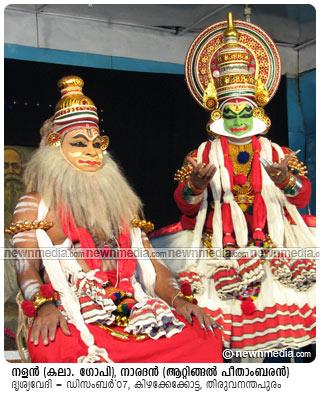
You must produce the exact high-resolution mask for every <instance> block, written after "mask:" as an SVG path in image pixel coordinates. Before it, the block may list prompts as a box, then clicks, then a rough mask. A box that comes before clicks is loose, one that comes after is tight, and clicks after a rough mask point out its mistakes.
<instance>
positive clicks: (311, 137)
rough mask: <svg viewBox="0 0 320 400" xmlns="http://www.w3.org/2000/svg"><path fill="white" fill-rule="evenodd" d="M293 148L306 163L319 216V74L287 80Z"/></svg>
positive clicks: (290, 138)
mask: <svg viewBox="0 0 320 400" xmlns="http://www.w3.org/2000/svg"><path fill="white" fill-rule="evenodd" d="M287 100H288V101H287V107H288V131H289V132H288V134H289V146H290V148H292V149H293V150H297V149H301V153H300V154H299V159H300V160H301V161H303V162H305V163H306V165H307V167H308V170H309V174H308V176H309V178H310V180H311V182H312V188H313V190H312V197H311V201H310V211H311V213H312V214H315V213H316V71H315V70H311V71H307V72H304V73H302V74H301V75H300V76H299V77H298V78H296V79H293V78H288V79H287Z"/></svg>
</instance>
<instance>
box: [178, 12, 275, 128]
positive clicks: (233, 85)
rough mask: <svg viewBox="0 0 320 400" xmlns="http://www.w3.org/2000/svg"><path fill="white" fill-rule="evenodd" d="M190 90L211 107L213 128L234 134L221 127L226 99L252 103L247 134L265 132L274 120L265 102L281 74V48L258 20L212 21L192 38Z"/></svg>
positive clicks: (188, 63) (187, 71)
mask: <svg viewBox="0 0 320 400" xmlns="http://www.w3.org/2000/svg"><path fill="white" fill-rule="evenodd" d="M185 75H186V80H187V84H188V87H189V90H190V92H191V94H192V96H193V97H194V98H195V99H196V101H197V102H198V103H199V104H200V105H201V106H202V107H204V108H205V109H207V110H209V111H211V121H210V124H209V126H210V131H211V132H212V133H214V134H218V135H225V136H230V134H229V133H228V132H226V131H225V129H224V127H223V119H222V111H223V108H224V106H225V105H226V103H228V102H229V103H230V102H243V101H246V102H249V103H250V104H251V105H252V107H253V108H254V111H253V129H252V132H250V133H249V135H255V134H263V133H266V132H267V130H268V128H269V127H270V124H271V122H270V120H269V118H268V117H267V116H266V115H265V114H264V110H263V108H262V107H264V106H265V105H266V104H267V103H268V102H269V101H270V99H271V98H272V97H273V95H274V94H275V92H276V90H277V88H278V85H279V81H280V76H281V64H280V57H279V54H278V51H277V49H276V47H275V44H274V42H273V41H272V39H271V38H270V37H269V36H268V35H267V34H266V33H265V32H264V31H263V30H262V29H260V28H258V27H257V26H255V25H253V24H251V23H248V22H244V21H233V18H232V13H228V18H227V22H219V23H217V24H214V25H211V26H209V27H208V28H207V29H205V30H204V31H203V32H201V33H200V34H199V35H198V36H197V37H196V38H195V40H194V41H193V43H192V45H191V47H190V49H189V51H188V54H187V57H186V63H185Z"/></svg>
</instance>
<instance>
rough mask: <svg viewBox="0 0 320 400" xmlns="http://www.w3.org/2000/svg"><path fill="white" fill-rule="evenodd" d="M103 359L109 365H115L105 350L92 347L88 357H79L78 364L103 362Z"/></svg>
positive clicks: (89, 349)
mask: <svg viewBox="0 0 320 400" xmlns="http://www.w3.org/2000/svg"><path fill="white" fill-rule="evenodd" d="M100 357H102V358H103V359H104V360H105V361H106V362H107V363H113V361H112V360H111V359H110V358H109V355H108V353H107V351H106V350H105V349H102V348H101V347H98V346H95V345H92V346H89V348H88V355H86V356H80V357H78V363H95V362H97V361H98V362H101V358H100Z"/></svg>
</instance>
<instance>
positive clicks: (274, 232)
mask: <svg viewBox="0 0 320 400" xmlns="http://www.w3.org/2000/svg"><path fill="white" fill-rule="evenodd" d="M259 142H260V144H261V157H263V158H265V159H266V160H268V161H270V162H272V146H271V142H270V141H269V140H268V139H266V138H260V139H259ZM261 177H262V190H261V195H262V197H263V200H264V202H265V205H266V209H267V225H268V232H269V235H270V238H271V240H272V241H273V243H274V244H275V245H276V246H277V247H282V246H283V242H284V223H283V208H282V205H281V202H279V199H278V192H279V189H278V188H277V187H276V185H275V184H274V183H273V181H272V180H271V178H270V177H269V175H268V173H267V171H266V170H265V169H264V167H263V166H262V165H261Z"/></svg>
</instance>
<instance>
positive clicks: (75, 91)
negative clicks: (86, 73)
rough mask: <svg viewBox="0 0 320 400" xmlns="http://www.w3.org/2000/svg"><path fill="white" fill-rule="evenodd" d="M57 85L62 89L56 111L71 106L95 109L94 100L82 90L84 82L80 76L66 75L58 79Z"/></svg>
mask: <svg viewBox="0 0 320 400" xmlns="http://www.w3.org/2000/svg"><path fill="white" fill-rule="evenodd" d="M57 85H58V89H60V91H61V99H60V100H59V101H58V103H57V105H56V109H55V111H56V113H57V112H59V111H60V110H65V109H68V108H70V107H78V108H79V109H80V108H84V109H88V108H89V109H92V108H94V109H95V105H94V103H93V101H92V100H91V99H90V98H89V97H88V96H85V95H84V94H83V92H82V88H83V86H84V82H83V80H82V79H81V78H80V77H79V76H76V75H69V76H64V77H63V78H61V79H60V80H59V81H58V84H57ZM88 106H89V107H88Z"/></svg>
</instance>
